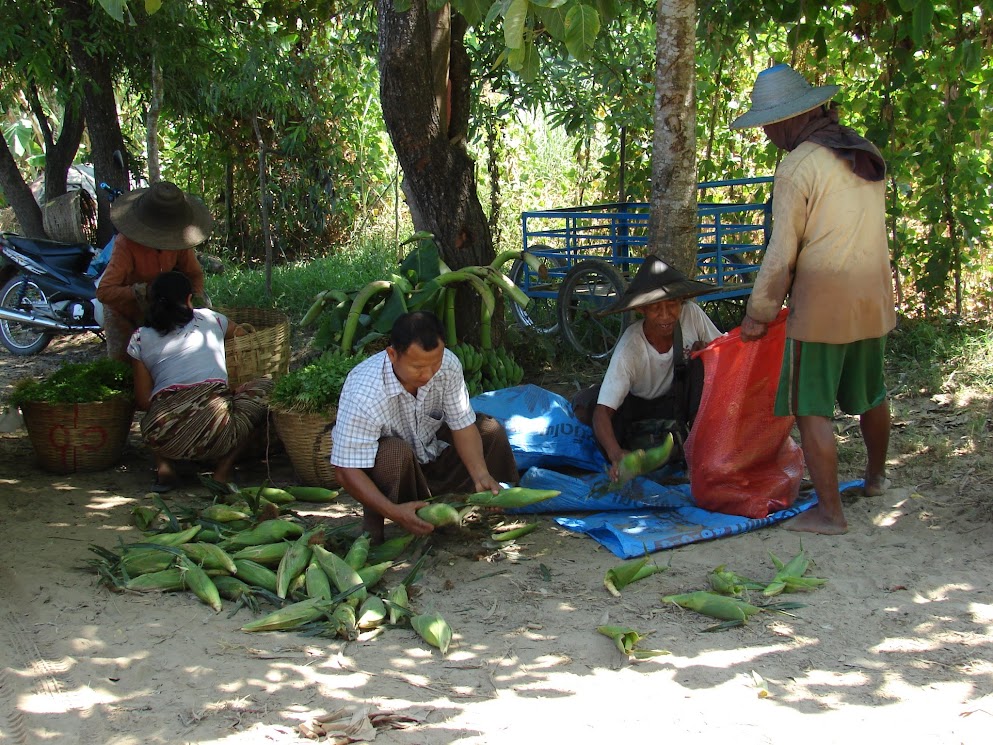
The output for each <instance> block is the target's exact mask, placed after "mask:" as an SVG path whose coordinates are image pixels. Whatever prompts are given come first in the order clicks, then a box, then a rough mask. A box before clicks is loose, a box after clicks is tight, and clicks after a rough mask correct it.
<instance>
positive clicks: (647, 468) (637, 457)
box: [607, 432, 673, 491]
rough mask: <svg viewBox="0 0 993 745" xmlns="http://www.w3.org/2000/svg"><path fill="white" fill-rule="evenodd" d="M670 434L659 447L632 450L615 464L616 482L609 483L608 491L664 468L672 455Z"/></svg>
mask: <svg viewBox="0 0 993 745" xmlns="http://www.w3.org/2000/svg"><path fill="white" fill-rule="evenodd" d="M672 446H673V440H672V433H671V432H670V433H669V434H668V435H667V436H666V438H665V442H663V443H662V444H661V445H659V446H657V447H654V448H649V449H648V450H633V451H631V452H630V453H628V454H627V455H625V456H624V457H623V458H621V460H620V463H618V464H617V480H616V481H611V482H610V485H609V486H608V487H607V488H608V490H611V491H613V490H615V489H619V488H620V487H622V486H624V484H626V483H627V482H629V481H630V480H631V479H633V478H635V477H637V476H642V475H644V474H646V473H651V472H652V471H655V470H657V469H659V468H661V467H662V466H664V465H665V464H666V463H667V462H668V460H669V456H670V455H672Z"/></svg>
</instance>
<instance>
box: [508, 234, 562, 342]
mask: <svg viewBox="0 0 993 745" xmlns="http://www.w3.org/2000/svg"><path fill="white" fill-rule="evenodd" d="M532 250H534V251H551V250H553V249H551V248H550V247H549V246H533V247H532ZM539 260H540V261H541V263H542V269H543V270H546V269H547V268H549V267H551V268H560V267H563V266H565V265H566V260H565V259H562V258H559V257H558V256H542V257H540V259H539ZM526 268H527V265H526V264H525V263H524V262H523V261H521V260H520V259H515V260H514V263H513V264H512V265H511V267H510V274H509V275H508V276H509V277H510V281H511V282H513V283H514V284H515V285H517V286H518V287H520V288H521V289H522V290H524V292H525V293H526V294H529V295H530V293H529V291H534V290H539V289H540V290H546V289H548V290H550V289H551V288H552V282H551V281H548V280H546V278H545V277H541V276H540V275H539V276H538V277H535V276H534V275H533V273H532V275H531V276H530V277H528V276H527V274H526V271H525V270H526ZM528 280H530V281H528ZM528 284H530V286H527V285H528ZM555 305H556V303H555V298H551V297H532V298H531V301H530V302H529V303H528V307H527V308H522V307H521V306H519V305H518V304H517V303H510V307H511V311H512V312H513V314H514V320H515V321H516V322H517V325H518V326H520V327H521V328H523V329H527V330H528V331H534V332H535V333H538V334H554V333H555V332H556V331H558V330H559V319H558V314H557V313H556V311H555Z"/></svg>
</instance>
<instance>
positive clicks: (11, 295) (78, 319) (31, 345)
mask: <svg viewBox="0 0 993 745" xmlns="http://www.w3.org/2000/svg"><path fill="white" fill-rule="evenodd" d="M100 188H101V189H103V190H104V191H105V192H106V193H107V195H108V198H109V199H110V200H111V201H113V200H114V199H116V198H117V197H118V196H120V195H121V194H122V192H121V191H120V190H118V189H113V188H111V187H110V186H108V185H107V184H100ZM111 240H113V239H111ZM108 248H109V244H108ZM108 248H105V249H104V250H103V251H102V252H101V251H100V250H99V249H97V248H95V247H93V246H91V245H90V244H88V243H60V242H58V241H49V240H40V239H36V238H25V237H24V236H20V235H16V234H14V233H3V234H2V235H0V256H2V258H3V264H4V266H3V267H2V268H0V281H2V280H3V279H5V278H6V282H5V284H4V285H3V288H2V289H0V343H2V344H3V345H4V346H5V347H6V348H7V349H8V350H10V352H12V353H13V354H16V355H31V354H37V353H38V352H41V351H42V350H43V349H45V347H47V346H48V345H49V343H50V342H51V341H52V339H53V338H55V337H56V336H60V335H65V334H79V333H94V334H97V335H98V336H100V337H101V338H103V329H102V327H101V325H100V321H101V320H102V319H101V317H100V316H101V315H102V314H101V311H100V306H99V302H98V301H97V299H96V280H97V277H96V276H94V273H93V272H90V271H89V270H90V268H91V267H90V264H91V262H92V261H93V259H94V257H95V256H97V255H98V254H101V253H105V252H107V250H108Z"/></svg>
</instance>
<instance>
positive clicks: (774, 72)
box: [731, 64, 841, 129]
mask: <svg viewBox="0 0 993 745" xmlns="http://www.w3.org/2000/svg"><path fill="white" fill-rule="evenodd" d="M839 90H841V86H838V85H821V86H818V87H816V88H815V87H814V86H812V85H811V84H810V83H808V82H807V80H806V78H804V77H803V75H801V74H800V73H798V72H797V71H796V70H794V69H793V68H792V67H790V66H789V65H783V64H780V65H774V66H773V67H770V68H769V69H768V70H763V71H762V72H760V73H759V74H758V77H756V78H755V86H754V87H753V88H752V108H751V109H749V110H748V111H746V112H745V113H744V114H742V115H741V116H739V117H738V118H737V119H735V120H734V121H733V122H731V129H745V128H747V127H762V126H765V125H766V124H775V123H776V122H782V121H785V120H786V119H792V118H793V117H794V116H796V115H797V114H802V113H803V112H805V111H810V110H811V109H816V108H817V107H818V106H820V105H821V104H823V103H827V102H828V101H830V100H831V99H832V98H834V96H835V94H836V93H837V92H838V91H839Z"/></svg>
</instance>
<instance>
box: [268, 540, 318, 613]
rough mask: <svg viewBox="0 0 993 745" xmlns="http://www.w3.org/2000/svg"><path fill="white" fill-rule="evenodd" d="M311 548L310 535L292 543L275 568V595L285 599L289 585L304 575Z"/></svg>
mask: <svg viewBox="0 0 993 745" xmlns="http://www.w3.org/2000/svg"><path fill="white" fill-rule="evenodd" d="M310 556H311V547H310V534H309V533H308V534H304V535H302V536H301V537H300V538H298V539H297V540H296V541H294V542H293V543H292V544H291V545H290V547H289V548H288V549H286V553H285V554H283V558H282V559H280V560H279V566H278V567H277V568H276V595H277V597H280V598H285V597H286V593H287V592H288V591H289V589H290V585H291V584H292V583H293V580H295V579H296V578H297V577H299V576H300V575H301V574H303V573H304V571H305V570H306V569H307V565H308V564H309V563H310Z"/></svg>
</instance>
